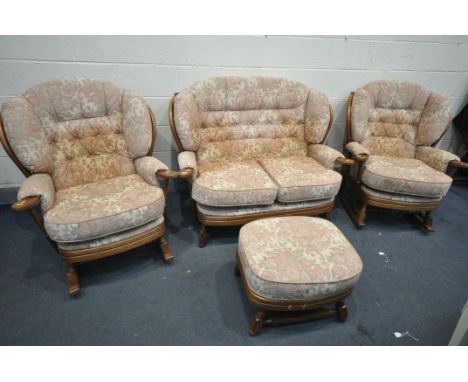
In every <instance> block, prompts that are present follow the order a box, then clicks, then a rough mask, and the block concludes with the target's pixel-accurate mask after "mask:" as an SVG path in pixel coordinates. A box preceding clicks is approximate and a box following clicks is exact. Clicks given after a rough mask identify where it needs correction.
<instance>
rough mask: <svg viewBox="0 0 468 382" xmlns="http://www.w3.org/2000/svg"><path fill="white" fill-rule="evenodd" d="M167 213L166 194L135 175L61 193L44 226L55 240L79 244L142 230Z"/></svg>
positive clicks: (75, 187) (83, 185)
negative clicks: (165, 206)
mask: <svg viewBox="0 0 468 382" xmlns="http://www.w3.org/2000/svg"><path fill="white" fill-rule="evenodd" d="M163 212H164V193H163V191H162V190H161V189H160V188H158V187H154V186H151V185H149V184H148V183H146V182H145V181H144V180H143V178H141V177H140V176H139V175H137V174H133V175H127V176H121V177H116V178H111V179H106V180H103V181H98V182H92V183H86V184H82V185H79V186H74V187H69V188H66V189H64V190H59V191H58V192H56V194H55V203H54V205H53V207H52V208H51V209H49V210H48V211H47V212H46V213H45V214H44V225H45V229H46V231H47V233H48V234H49V236H50V238H51V239H53V240H55V241H57V242H76V241H82V240H91V239H96V238H99V237H102V236H107V235H110V234H115V233H119V232H122V231H126V230H128V229H132V228H135V227H138V226H140V225H143V224H146V223H148V222H150V221H153V220H157V219H158V218H160V217H161V216H162V214H163Z"/></svg>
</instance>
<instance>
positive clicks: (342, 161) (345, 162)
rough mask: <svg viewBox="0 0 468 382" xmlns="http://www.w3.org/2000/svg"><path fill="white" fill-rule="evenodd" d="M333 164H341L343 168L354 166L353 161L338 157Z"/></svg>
mask: <svg viewBox="0 0 468 382" xmlns="http://www.w3.org/2000/svg"><path fill="white" fill-rule="evenodd" d="M335 163H338V164H341V165H343V166H352V165H353V164H354V161H353V160H352V159H349V158H344V157H339V158H336V160H335Z"/></svg>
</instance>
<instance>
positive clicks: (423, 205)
mask: <svg viewBox="0 0 468 382" xmlns="http://www.w3.org/2000/svg"><path fill="white" fill-rule="evenodd" d="M353 97H354V92H352V93H351V94H350V96H349V97H348V105H347V114H346V143H349V142H353V137H352V130H351V108H352V104H353ZM449 127H450V122H449V123H448V124H447V127H446V128H445V130H444V131H443V132H442V134H441V135H440V137H439V139H437V140H436V141H435V142H434V143H433V144H432V145H431V147H435V146H436V145H437V143H439V141H440V140H441V139H442V137H443V136H444V135H445V133H446V132H447V130H448V128H449ZM348 156H349V157H350V158H352V159H353V160H354V161H355V163H357V164H358V170H357V179H355V178H354V177H353V176H352V175H351V168H348V169H346V170H345V171H343V174H342V175H343V184H342V187H341V190H340V193H339V198H340V200H341V202H342V203H343V206H344V207H345V210H346V212H347V213H348V216H349V217H350V218H351V220H352V221H353V223H354V224H355V225H356V226H357V227H358V228H363V227H364V226H365V219H366V214H367V211H368V209H369V208H368V207H374V208H376V209H384V210H391V211H393V212H403V213H409V214H411V215H412V216H413V217H414V218H415V219H416V220H417V221H418V222H419V223H420V224H421V225H422V227H423V228H424V230H425V231H427V232H433V231H434V227H433V221H432V215H431V213H432V211H434V210H435V209H436V208H438V207H439V204H440V200H439V201H437V200H429V201H427V202H424V201H418V202H404V201H395V200H389V199H385V198H379V197H378V196H375V195H371V194H369V193H368V192H366V190H365V189H364V188H363V187H362V183H361V176H362V172H363V170H364V165H365V162H366V161H367V159H368V157H369V156H368V155H366V154H358V155H353V154H351V153H348ZM457 168H468V163H465V162H462V161H458V160H454V161H451V162H450V163H449V169H448V171H447V173H448V175H450V176H453V175H454V174H455V172H456V169H457Z"/></svg>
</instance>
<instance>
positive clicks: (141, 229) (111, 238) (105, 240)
mask: <svg viewBox="0 0 468 382" xmlns="http://www.w3.org/2000/svg"><path fill="white" fill-rule="evenodd" d="M161 224H164V217H163V216H160V217H159V218H158V219H156V220H153V221H150V222H149V223H146V224H143V225H141V226H138V227H136V228H130V229H128V230H126V231H122V232H119V233H116V234H112V235H108V236H104V237H100V238H98V239H94V240H86V241H78V242H71V243H67V242H65V243H60V242H59V243H57V244H58V247H59V248H60V249H63V250H66V251H78V250H82V249H90V248H96V247H100V246H103V245H109V244H114V243H117V242H119V241H122V240H126V239H130V238H131V237H134V236H137V235H141V234H142V233H145V232H147V231H149V230H151V229H153V228H156V227H158V226H160V225H161Z"/></svg>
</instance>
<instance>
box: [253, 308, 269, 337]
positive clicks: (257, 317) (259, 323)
mask: <svg viewBox="0 0 468 382" xmlns="http://www.w3.org/2000/svg"><path fill="white" fill-rule="evenodd" d="M264 318H265V311H263V310H261V309H258V310H257V312H256V313H255V314H254V316H253V317H252V319H251V320H250V324H249V334H250V335H251V336H255V335H256V334H257V333H258V332H259V331H260V330H261V329H262V327H263V319H264Z"/></svg>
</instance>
